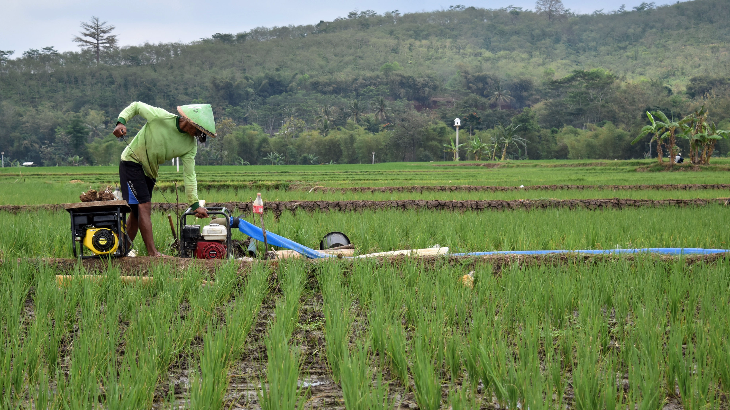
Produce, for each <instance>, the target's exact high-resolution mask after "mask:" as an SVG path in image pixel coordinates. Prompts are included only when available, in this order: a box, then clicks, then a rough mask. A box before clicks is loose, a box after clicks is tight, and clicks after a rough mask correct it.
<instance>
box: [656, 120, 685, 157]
mask: <svg viewBox="0 0 730 410" xmlns="http://www.w3.org/2000/svg"><path fill="white" fill-rule="evenodd" d="M654 115H655V116H656V117H657V118H658V119H659V121H657V122H656V125H657V126H659V127H660V128H661V130H662V131H664V132H663V133H662V134H661V136H660V137H659V139H660V140H667V143H666V144H667V145H669V165H671V166H674V159H675V158H676V156H677V135H676V134H677V131H680V132H681V131H683V130H684V124H682V121H674V120H670V119H669V118H668V117H667V116H666V115H665V114H664V113H663V112H661V111H658V110H657V111H654Z"/></svg>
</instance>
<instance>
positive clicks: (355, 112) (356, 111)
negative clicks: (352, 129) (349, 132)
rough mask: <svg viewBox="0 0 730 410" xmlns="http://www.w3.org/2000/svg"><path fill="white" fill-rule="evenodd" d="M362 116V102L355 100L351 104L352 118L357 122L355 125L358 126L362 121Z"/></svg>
mask: <svg viewBox="0 0 730 410" xmlns="http://www.w3.org/2000/svg"><path fill="white" fill-rule="evenodd" d="M361 115H362V110H361V109H360V102H358V101H357V100H355V101H353V102H352V103H350V118H351V119H352V120H353V121H355V124H357V121H358V120H359V119H360V116H361Z"/></svg>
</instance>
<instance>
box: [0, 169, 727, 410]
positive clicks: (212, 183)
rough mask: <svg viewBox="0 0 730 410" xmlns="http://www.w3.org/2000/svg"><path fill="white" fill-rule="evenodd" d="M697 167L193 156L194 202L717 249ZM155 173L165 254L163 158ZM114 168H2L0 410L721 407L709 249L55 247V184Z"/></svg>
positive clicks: (722, 240)
mask: <svg viewBox="0 0 730 410" xmlns="http://www.w3.org/2000/svg"><path fill="white" fill-rule="evenodd" d="M713 164H714V165H713V166H712V167H710V168H704V169H696V168H692V167H690V166H684V165H682V166H677V167H675V169H674V170H670V169H664V168H657V167H656V166H655V165H654V163H653V162H649V161H605V162H589V161H533V162H527V161H526V162H508V163H505V164H489V165H490V166H484V164H477V163H465V164H459V165H458V166H455V165H454V164H453V163H428V164H423V163H419V164H377V165H374V166H366V165H360V166H345V165H327V166H308V167H293V166H292V167H288V166H275V167H265V166H257V167H199V168H198V169H197V172H198V182H199V194H200V197H201V198H203V199H206V200H207V201H208V202H209V203H219V204H225V205H226V206H228V207H229V208H230V209H231V210H232V212H233V213H234V215H241V216H242V217H243V218H244V219H246V220H249V221H250V222H257V220H255V219H254V218H253V217H252V215H251V211H250V206H249V204H250V202H251V201H252V200H253V198H255V195H256V192H261V193H262V196H263V198H264V200H265V201H266V205H267V208H266V209H267V212H266V214H265V223H266V228H267V230H269V231H271V232H275V233H277V234H279V235H282V236H285V237H287V238H290V239H292V240H294V241H296V242H299V243H301V244H304V245H306V246H310V247H313V248H316V247H318V244H319V241H320V240H321V239H322V237H323V236H324V235H325V234H326V233H328V232H333V231H338V232H343V233H345V234H347V236H348V237H349V238H350V240H351V242H352V244H353V246H354V248H355V249H354V252H355V255H361V254H367V253H373V252H385V251H393V250H401V249H421V248H430V247H433V246H436V245H439V246H442V247H448V248H449V249H450V252H451V253H454V254H455V253H470V252H484V251H525V250H557V249H565V250H598V249H617V248H618V249H631V248H662V247H672V248H680V247H681V248H712V249H728V248H730V245H729V244H728V242H729V241H730V232H728V229H727V226H728V225H729V222H730V215H729V214H728V207H727V198H728V197H730V185H727V184H728V183H730V181H728V179H727V175H728V170H729V169H730V161H727V160H724V159H718V160H717V161H715V159H714V158H713ZM161 171H162V172H161V177H160V180H159V181H158V189H156V190H155V193H154V195H153V202H155V208H154V209H155V211H154V212H153V227H154V236H155V242H156V244H157V246H158V248H159V249H160V250H161V251H163V252H164V253H168V254H173V253H174V249H172V247H171V244H172V241H173V237H172V234H171V232H170V229H169V225H168V223H167V215H168V214H172V215H173V217H174V215H175V209H176V208H175V202H176V196H177V195H176V191H175V182H176V181H177V182H178V185H180V182H179V181H180V180H181V178H182V177H181V174H178V173H176V172H175V170H174V168H173V167H171V166H163V167H161ZM116 172H117V171H116V169H115V168H113V167H95V168H91V167H77V168H22V169H17V168H13V169H7V168H6V169H2V170H0V343H1V344H2V345H1V346H0V347H1V348H0V406H1V407H2V408H28V409H31V408H52V409H56V408H58V409H61V408H63V409H77V408H78V409H81V408H83V409H87V408H109V409H130V408H135V409H136V408H155V409H163V408H164V409H167V408H170V409H182V408H191V409H222V408H226V409H228V408H233V409H235V408H246V409H325V408H326V409H330V408H335V409H379V408H384V409H394V408H410V409H505V408H513V409H514V408H522V409H526V408H529V409H566V408H567V409H581V410H583V409H632V410H633V409H728V408H730V404H729V399H730V340H728V339H729V338H730V321H728V319H727V318H728V317H730V259H728V258H727V256H726V255H727V254H723V253H720V254H715V255H711V256H688V255H683V256H675V257H668V256H657V255H651V254H636V255H630V256H619V255H613V256H585V255H578V254H567V255H552V256H546V257H516V256H500V257H482V256H469V255H467V256H454V255H444V256H430V257H413V256H412V257H408V256H401V257H394V258H385V257H381V258H374V259H347V258H332V259H328V260H306V259H282V260H263V259H254V260H225V261H193V260H181V259H178V258H164V259H161V258H149V257H147V256H145V251H144V246H142V244H141V240H137V241H136V242H139V243H137V244H136V245H137V246H136V249H137V250H139V251H140V252H139V253H140V256H138V257H137V258H120V259H113V260H95V261H92V260H85V261H84V262H83V263H81V262H75V261H74V260H73V258H72V256H71V249H70V248H71V235H70V231H69V225H70V222H69V216H68V213H67V212H66V211H64V210H63V208H62V207H60V206H59V204H62V203H70V202H78V201H79V195H80V194H81V192H82V191H86V190H88V189H96V190H100V189H103V188H105V187H106V186H107V185H112V186H113V185H114V184H115V183H116V179H117V175H116ZM178 188H179V192H178V193H177V194H178V195H179V196H180V198H181V199H182V198H184V193H183V191H182V188H181V187H178ZM182 201H183V202H184V199H183V200H182ZM526 204H527V205H526ZM606 204H613V205H606ZM182 206H183V207H184V205H182ZM236 235H238V237H237V236H236ZM241 236H242V234H240V233H238V232H235V233H234V239H244V238H243V237H241Z"/></svg>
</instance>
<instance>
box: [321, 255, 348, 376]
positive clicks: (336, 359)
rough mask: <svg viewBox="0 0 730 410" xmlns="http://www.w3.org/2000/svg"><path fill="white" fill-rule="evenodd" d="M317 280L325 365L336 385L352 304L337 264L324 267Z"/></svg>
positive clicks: (346, 338) (344, 350)
mask: <svg viewBox="0 0 730 410" xmlns="http://www.w3.org/2000/svg"><path fill="white" fill-rule="evenodd" d="M318 281H319V285H320V289H321V290H322V298H323V299H324V318H325V322H324V326H325V342H326V344H327V345H326V353H327V363H328V364H329V366H330V369H331V370H332V379H333V380H334V381H335V383H339V382H340V370H341V365H342V363H343V360H344V356H345V352H346V351H347V350H348V336H349V333H350V326H351V323H352V314H351V312H350V306H351V304H352V302H351V300H350V296H349V294H348V292H347V290H346V289H345V288H344V287H343V286H342V272H341V270H340V265H339V264H337V263H327V264H325V266H323V267H322V270H321V271H320V273H319V275H318Z"/></svg>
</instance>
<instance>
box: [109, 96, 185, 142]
mask: <svg viewBox="0 0 730 410" xmlns="http://www.w3.org/2000/svg"><path fill="white" fill-rule="evenodd" d="M137 115H139V116H142V118H144V119H145V120H147V121H152V120H154V119H157V118H164V117H169V116H171V115H172V114H170V113H169V112H167V111H165V110H163V109H162V108H157V107H153V106H151V105H149V104H145V103H143V102H139V101H135V102H133V103H131V104H129V105H128V106H127V108H125V109H123V110H122V112H121V113H119V117H118V119H117V126H116V127H114V131H112V134H114V136H116V137H117V138H121V137H123V136H125V135H127V121H129V120H131V119H132V118H134V117H135V116H137Z"/></svg>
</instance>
